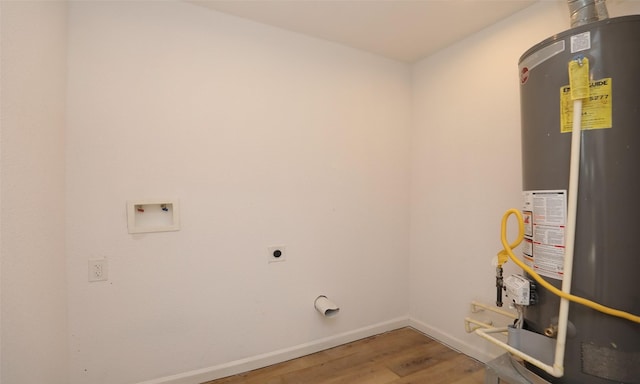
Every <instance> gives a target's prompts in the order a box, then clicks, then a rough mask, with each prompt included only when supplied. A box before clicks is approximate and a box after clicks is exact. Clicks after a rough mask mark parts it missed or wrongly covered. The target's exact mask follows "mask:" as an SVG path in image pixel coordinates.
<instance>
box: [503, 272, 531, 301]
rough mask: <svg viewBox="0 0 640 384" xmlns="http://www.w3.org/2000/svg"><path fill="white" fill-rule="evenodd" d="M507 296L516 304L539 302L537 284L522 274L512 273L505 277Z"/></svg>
mask: <svg viewBox="0 0 640 384" xmlns="http://www.w3.org/2000/svg"><path fill="white" fill-rule="evenodd" d="M504 290H505V291H506V296H507V297H508V298H510V299H511V301H512V302H513V304H516V305H533V304H536V303H537V302H538V293H537V292H536V284H535V283H534V282H533V281H531V280H529V279H527V278H526V277H524V276H520V275H511V276H509V277H507V278H506V279H504Z"/></svg>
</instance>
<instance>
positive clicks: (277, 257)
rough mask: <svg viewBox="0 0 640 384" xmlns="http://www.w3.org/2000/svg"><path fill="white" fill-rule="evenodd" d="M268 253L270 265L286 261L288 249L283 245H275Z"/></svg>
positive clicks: (269, 248)
mask: <svg viewBox="0 0 640 384" xmlns="http://www.w3.org/2000/svg"><path fill="white" fill-rule="evenodd" d="M267 252H268V254H267V260H269V262H270V263H275V262H278V261H285V260H286V259H287V252H286V247H284V246H282V245H274V246H273V247H268V248H267Z"/></svg>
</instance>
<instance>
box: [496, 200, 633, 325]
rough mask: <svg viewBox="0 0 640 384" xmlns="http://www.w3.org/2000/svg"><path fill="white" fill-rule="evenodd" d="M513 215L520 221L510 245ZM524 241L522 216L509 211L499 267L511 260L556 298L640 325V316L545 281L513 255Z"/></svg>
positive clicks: (503, 218)
mask: <svg viewBox="0 0 640 384" xmlns="http://www.w3.org/2000/svg"><path fill="white" fill-rule="evenodd" d="M511 215H515V216H516V218H517V219H518V238H517V239H516V241H514V242H513V243H511V244H509V241H508V240H507V221H508V220H509V217H510V216H511ZM523 239H524V221H523V219H522V214H521V213H520V211H519V210H517V209H514V208H512V209H509V210H508V211H507V212H505V214H504V216H502V225H501V228H500V240H501V241H502V246H503V247H504V249H503V250H502V251H500V252H499V253H498V266H499V267H501V266H502V265H503V264H504V263H506V262H507V261H508V259H511V260H512V261H513V262H514V263H516V264H517V265H518V266H519V267H520V268H522V269H523V270H524V271H525V272H527V273H528V274H529V275H531V277H533V278H534V280H535V281H537V282H538V283H539V284H540V285H542V286H543V287H545V288H546V289H548V290H549V291H551V293H553V294H554V295H556V296H560V297H562V298H564V299H567V300H569V301H573V302H574V303H578V304H582V305H584V306H586V307H589V308H592V309H595V310H596V311H600V312H602V313H606V314H607V315H611V316H616V317H621V318H623V319H627V320H630V321H633V322H635V323H640V316H637V315H633V314H631V313H628V312H624V311H620V310H618V309H613V308H609V307H606V306H604V305H602V304H598V303H596V302H595V301H591V300H587V299H585V298H583V297H579V296H575V295H572V294H570V293H566V292H562V291H561V290H559V289H558V288H556V287H554V286H553V285H551V284H549V283H548V282H547V281H546V280H545V279H543V278H542V277H541V276H540V275H538V274H537V273H536V272H535V271H534V270H533V269H531V268H529V266H527V265H526V264H525V263H523V262H522V261H521V260H520V259H518V258H517V257H516V256H515V255H514V254H513V249H514V248H515V247H517V246H518V245H520V243H521V242H522V240H523Z"/></svg>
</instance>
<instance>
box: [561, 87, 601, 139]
mask: <svg viewBox="0 0 640 384" xmlns="http://www.w3.org/2000/svg"><path fill="white" fill-rule="evenodd" d="M612 101H613V100H612V99H611V78H610V77H608V78H606V79H600V80H594V81H591V82H590V83H589V98H587V99H584V100H583V101H582V125H581V127H582V129H583V130H586V129H605V128H611V120H612V119H611V111H612V108H611V103H612ZM572 127H573V100H572V99H571V87H569V86H568V85H565V86H564V87H560V132H562V133H565V132H571V131H572Z"/></svg>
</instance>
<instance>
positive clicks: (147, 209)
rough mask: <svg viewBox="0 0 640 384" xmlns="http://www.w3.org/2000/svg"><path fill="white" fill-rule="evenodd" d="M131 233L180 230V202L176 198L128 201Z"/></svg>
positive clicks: (128, 218) (128, 221)
mask: <svg viewBox="0 0 640 384" xmlns="http://www.w3.org/2000/svg"><path fill="white" fill-rule="evenodd" d="M127 226H128V228H129V233H149V232H167V231H179V230H180V203H179V201H178V200H174V199H148V200H132V201H127Z"/></svg>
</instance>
